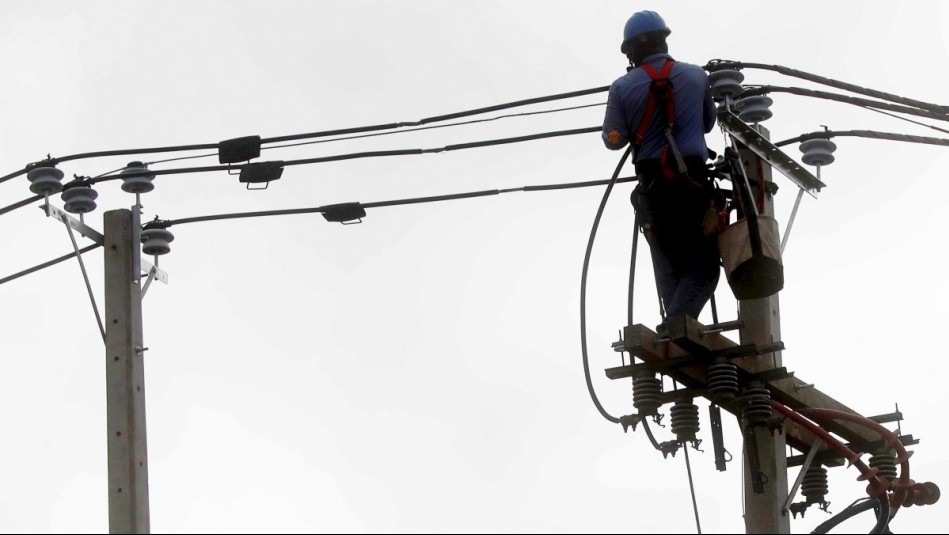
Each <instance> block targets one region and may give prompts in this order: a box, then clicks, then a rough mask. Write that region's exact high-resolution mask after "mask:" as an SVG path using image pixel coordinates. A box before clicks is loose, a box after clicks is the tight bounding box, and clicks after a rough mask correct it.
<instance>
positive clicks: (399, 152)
mask: <svg viewBox="0 0 949 535" xmlns="http://www.w3.org/2000/svg"><path fill="white" fill-rule="evenodd" d="M601 130H602V127H600V126H590V127H586V128H574V129H571V130H557V131H554V132H542V133H539V134H528V135H524V136H517V137H508V138H499V139H487V140H483V141H473V142H469V143H457V144H454V145H446V146H444V147H435V148H428V149H396V150H378V151H367V152H352V153H348V154H336V155H332V156H321V157H318V158H303V159H298V160H285V161H280V162H279V163H280V165H281V166H283V167H289V166H294V165H309V164H317V163H327V162H339V161H343V160H356V159H362V158H381V157H386V156H415V155H420V154H437V153H440V152H449V151H453V150H465V149H475V148H482V147H490V146H495V145H506V144H511V143H523V142H526V141H536V140H540V139H549V138H554V137H563V136H574V135H578V134H589V133H593V132H600V131H601ZM240 167H241V166H240V165H238V166H234V165H209V166H203V167H184V168H177V169H146V170H143V171H132V172H128V173H123V174H122V175H121V176H109V177H104V178H101V179H90V182H91V183H93V184H95V183H98V182H104V181H107V180H116V179H119V178H126V177H137V176H156V175H178V174H187V173H205V172H210V171H233V170H236V169H239V168H240Z"/></svg>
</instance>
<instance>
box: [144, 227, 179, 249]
mask: <svg viewBox="0 0 949 535" xmlns="http://www.w3.org/2000/svg"><path fill="white" fill-rule="evenodd" d="M174 239H175V236H174V235H173V234H172V233H171V232H170V231H169V230H168V229H164V228H147V229H145V230H143V231H142V252H143V253H145V254H147V255H149V256H157V255H163V254H168V252H169V251H171V246H170V245H169V244H170V243H171V242H172V241H174Z"/></svg>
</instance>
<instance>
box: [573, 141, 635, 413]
mask: <svg viewBox="0 0 949 535" xmlns="http://www.w3.org/2000/svg"><path fill="white" fill-rule="evenodd" d="M631 152H632V147H627V148H626V150H625V151H624V152H623V156H622V158H620V160H619V163H618V164H616V171H613V178H611V179H610V183H609V184H607V186H606V190H605V191H604V192H603V199H602V200H601V201H600V206H599V208H597V211H596V217H594V218H593V227H592V228H591V229H590V239H589V240H588V241H587V249H586V252H585V253H584V255H583V270H582V272H581V274H580V351H581V353H582V356H583V376H584V378H585V379H586V383H587V390H588V391H589V392H590V399H592V400H593V404H594V405H595V406H596V410H598V411H599V412H600V414H601V415H602V416H603V417H604V418H606V419H607V420H608V421H610V422H613V423H615V424H618V423H620V419H619V418H617V417H615V416H613V415H611V414H610V413H608V412H606V409H604V408H603V405H602V404H600V400H599V399H598V398H597V397H596V390H594V388H593V381H592V379H591V378H590V359H589V356H588V355H587V272H588V271H589V269H590V255H591V253H592V252H593V242H594V241H595V240H596V231H597V229H598V228H599V226H600V218H602V217H603V210H604V209H605V208H606V201H607V200H609V198H610V193H611V192H612V191H613V185H614V184H615V183H616V180H617V178H618V177H619V173H620V171H621V170H622V169H623V164H624V163H626V158H628V157H629V155H630V153H631Z"/></svg>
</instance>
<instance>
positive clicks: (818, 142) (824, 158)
mask: <svg viewBox="0 0 949 535" xmlns="http://www.w3.org/2000/svg"><path fill="white" fill-rule="evenodd" d="M800 149H801V152H802V153H804V154H803V156H801V161H802V162H804V163H805V164H807V165H829V164H832V163H834V151H835V150H837V145H836V144H834V142H833V141H831V140H829V139H808V140H807V141H805V142H803V143H801V147H800Z"/></svg>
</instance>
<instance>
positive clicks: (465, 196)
mask: <svg viewBox="0 0 949 535" xmlns="http://www.w3.org/2000/svg"><path fill="white" fill-rule="evenodd" d="M636 180H637V178H636V177H622V178H618V179H617V180H616V183H617V184H623V183H626V182H635V181H636ZM609 183H610V180H590V181H586V182H569V183H564V184H545V185H540V186H522V187H519V188H507V189H492V190H483V191H472V192H467V193H452V194H449V195H434V196H429V197H412V198H408V199H396V200H391V201H378V202H370V203H365V204H363V203H359V206H361V207H362V208H383V207H387V206H403V205H409V204H420V203H429V202H441V201H455V200H460V199H471V198H475V197H487V196H491V195H500V194H502V193H514V192H520V191H523V192H532V191H552V190H560V189H573V188H585V187H590V186H603V185H606V184H609ZM327 209H328V208H327V207H326V206H317V207H312V208H292V209H287V210H266V211H258V212H235V213H229V214H215V215H206V216H196V217H185V218H180V219H170V220H167V221H163V222H162V226H163V227H170V226H173V225H184V224H187V223H203V222H206V221H218V220H224V219H246V218H253V217H268V216H281V215H299V214H314V213H323V212H326V211H327Z"/></svg>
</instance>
